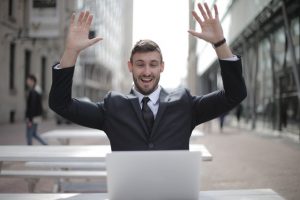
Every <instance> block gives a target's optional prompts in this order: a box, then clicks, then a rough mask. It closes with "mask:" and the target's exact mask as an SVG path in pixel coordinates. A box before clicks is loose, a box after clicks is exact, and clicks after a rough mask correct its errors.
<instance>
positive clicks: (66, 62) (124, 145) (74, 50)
mask: <svg viewBox="0 0 300 200" xmlns="http://www.w3.org/2000/svg"><path fill="white" fill-rule="evenodd" d="M198 7H199V10H200V13H201V15H202V19H201V18H200V17H199V16H198V15H197V13H196V12H193V13H192V14H193V16H194V18H195V19H196V20H197V22H198V23H199V24H200V26H201V29H202V32H200V33H199V32H195V31H193V30H189V33H190V34H192V35H193V36H195V37H198V38H200V39H203V40H205V41H207V42H210V43H212V44H214V47H215V51H216V54H217V56H218V58H219V62H220V65H221V71H222V77H223V85H224V90H220V91H216V92H213V93H211V94H208V95H205V96H192V95H191V94H190V92H189V91H188V90H186V89H184V88H179V89H177V90H174V91H173V92H170V93H168V92H167V91H165V90H164V89H163V88H162V87H161V86H160V85H159V84H158V83H159V79H160V73H161V72H163V70H164V62H163V57H162V54H161V51H160V48H159V46H158V45H157V44H156V43H155V42H153V41H150V40H141V41H139V42H137V43H136V45H135V46H134V48H133V49H132V52H131V57H130V61H128V69H129V71H130V72H131V73H132V77H133V81H134V86H133V88H132V89H131V92H130V94H128V95H122V94H119V93H116V92H110V93H108V94H107V96H106V97H105V99H104V101H102V102H98V103H87V102H82V101H79V100H76V99H72V98H71V87H72V78H73V73H74V65H75V63H76V59H77V57H78V54H79V52H81V51H82V50H83V49H85V48H87V47H89V46H91V45H93V44H95V43H96V42H98V41H100V40H102V38H100V37H96V38H93V39H88V32H89V27H90V25H91V22H92V18H93V17H92V16H91V15H90V14H89V12H81V13H80V15H79V18H78V20H77V21H75V20H74V19H75V15H74V14H73V16H72V19H71V23H70V30H69V33H68V36H67V43H66V47H65V51H64V54H63V56H62V58H61V61H60V63H59V64H58V65H55V66H54V69H53V83H52V88H51V92H50V96H49V106H50V108H51V109H53V110H54V111H55V112H57V113H58V114H60V115H62V116H64V117H65V118H67V119H69V120H71V121H73V122H75V123H78V124H80V125H83V126H87V127H91V128H96V129H100V130H103V131H105V133H106V134H107V136H108V138H109V140H110V144H111V148H112V150H113V151H114V150H175V149H178V150H179V149H188V148H189V139H190V136H191V132H192V130H193V129H194V127H195V126H197V125H199V124H201V123H203V122H205V121H208V120H211V119H213V118H216V117H218V116H219V115H221V114H222V113H224V112H227V111H229V110H230V109H232V108H233V107H235V106H236V105H238V104H239V103H240V102H241V101H242V100H243V99H244V98H245V97H246V87H245V84H244V79H243V77H242V68H241V60H240V58H239V57H237V56H234V55H233V54H232V53H231V50H230V48H229V47H228V46H227V44H226V40H225V39H224V36H223V31H222V27H221V24H220V21H219V19H218V10H217V7H216V6H214V10H215V16H214V17H213V16H212V14H211V12H210V10H209V8H208V5H207V4H204V7H203V6H202V5H201V4H198Z"/></svg>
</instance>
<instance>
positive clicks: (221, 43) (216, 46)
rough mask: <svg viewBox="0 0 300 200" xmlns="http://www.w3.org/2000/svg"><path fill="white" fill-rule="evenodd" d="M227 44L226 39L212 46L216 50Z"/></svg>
mask: <svg viewBox="0 0 300 200" xmlns="http://www.w3.org/2000/svg"><path fill="white" fill-rule="evenodd" d="M225 42H226V39H225V38H224V39H222V40H220V41H219V42H217V43H214V44H212V46H213V47H214V48H218V47H219V46H221V45H223V44H224V43H225Z"/></svg>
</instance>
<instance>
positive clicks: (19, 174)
mask: <svg viewBox="0 0 300 200" xmlns="http://www.w3.org/2000/svg"><path fill="white" fill-rule="evenodd" d="M0 176H1V177H8V178H24V179H25V180H26V181H27V182H28V190H29V192H34V190H35V186H36V184H37V182H38V181H39V180H40V179H41V178H54V179H57V180H58V181H57V182H58V184H57V186H56V187H55V189H54V190H58V191H60V190H61V183H62V181H61V180H62V179H69V178H84V179H100V180H103V181H105V182H106V177H107V173H106V172H105V171H75V170H73V171H53V170H2V171H1V173H0ZM105 185H106V184H105ZM99 189H100V187H99ZM104 191H105V189H104Z"/></svg>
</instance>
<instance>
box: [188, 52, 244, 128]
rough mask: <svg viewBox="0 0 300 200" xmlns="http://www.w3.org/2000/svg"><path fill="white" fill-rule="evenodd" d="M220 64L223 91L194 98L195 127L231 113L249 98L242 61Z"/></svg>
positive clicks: (224, 61) (220, 61) (221, 62)
mask: <svg viewBox="0 0 300 200" xmlns="http://www.w3.org/2000/svg"><path fill="white" fill-rule="evenodd" d="M219 63H220V67H221V76H222V80H223V89H222V90H218V91H215V92H212V93H209V94H207V95H204V96H193V97H192V101H193V119H194V126H196V125H198V124H200V123H203V122H205V121H209V120H211V119H213V118H216V117H218V116H220V115H221V114H223V113H226V112H228V111H230V110H231V109H232V108H234V107H235V106H237V105H238V104H239V103H240V102H241V101H243V100H244V99H245V98H246V96H247V89H246V85H245V81H244V78H243V75H242V63H241V59H240V58H239V59H238V60H237V61H226V60H219Z"/></svg>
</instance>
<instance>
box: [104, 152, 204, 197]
mask: <svg viewBox="0 0 300 200" xmlns="http://www.w3.org/2000/svg"><path fill="white" fill-rule="evenodd" d="M106 159H107V160H106V167H107V187H108V195H109V199H110V200H177V199H178V200H198V196H199V189H200V186H199V181H200V163H201V152H197V151H193V152H191V151H181V150H180V151H177V150H176V151H127V152H113V153H110V154H108V155H107V158H106Z"/></svg>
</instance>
